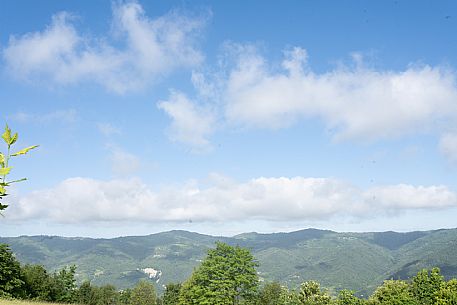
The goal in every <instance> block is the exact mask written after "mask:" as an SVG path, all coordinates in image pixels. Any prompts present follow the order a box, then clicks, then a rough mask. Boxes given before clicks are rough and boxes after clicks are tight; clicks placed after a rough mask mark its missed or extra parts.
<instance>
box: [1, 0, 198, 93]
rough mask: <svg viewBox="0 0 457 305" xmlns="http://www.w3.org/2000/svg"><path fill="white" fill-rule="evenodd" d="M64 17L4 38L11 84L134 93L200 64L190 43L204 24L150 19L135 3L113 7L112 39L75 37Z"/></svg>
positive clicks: (193, 20)
mask: <svg viewBox="0 0 457 305" xmlns="http://www.w3.org/2000/svg"><path fill="white" fill-rule="evenodd" d="M73 19H74V18H73V17H72V16H71V15H70V14H69V13H67V12H63V13H59V14H56V15H55V16H53V18H52V22H51V24H50V25H49V26H48V27H47V28H46V29H45V30H43V31H41V32H34V33H27V34H25V35H22V36H17V37H16V36H12V37H10V40H9V43H8V45H7V46H6V48H5V49H4V50H3V58H4V60H5V62H6V65H7V68H8V70H9V71H10V72H11V73H12V74H13V75H14V76H15V77H17V78H20V79H26V80H29V81H42V82H48V81H51V82H52V83H54V84H73V83H78V82H83V81H87V82H96V83H98V84H100V85H102V86H104V87H105V88H107V89H108V90H110V91H113V92H117V93H124V92H126V91H130V90H137V89H140V88H142V87H144V86H145V85H147V84H149V83H151V82H154V81H156V80H157V79H158V78H160V77H162V76H164V75H166V74H167V73H169V72H171V71H173V70H175V69H177V68H180V67H191V66H194V65H196V64H198V63H200V62H201V61H202V58H203V56H202V54H201V52H200V51H199V50H198V49H197V47H196V38H197V36H198V34H199V32H200V29H201V28H202V26H203V24H204V18H190V17H187V16H184V15H181V14H179V13H177V12H171V13H169V14H166V15H164V16H161V17H158V18H156V19H150V18H148V17H147V16H146V14H145V12H144V10H143V8H142V7H141V5H139V4H138V3H136V2H127V3H124V4H120V5H115V6H114V8H113V27H112V28H113V30H112V37H100V38H92V39H91V38H89V37H87V36H85V35H84V34H81V33H79V32H78V30H77V29H76V27H75V25H74V24H73V23H72V20H73Z"/></svg>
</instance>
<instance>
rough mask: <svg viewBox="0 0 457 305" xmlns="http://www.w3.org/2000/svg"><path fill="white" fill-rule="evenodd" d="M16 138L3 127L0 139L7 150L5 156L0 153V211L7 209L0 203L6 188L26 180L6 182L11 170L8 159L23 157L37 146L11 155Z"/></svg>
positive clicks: (15, 135) (6, 127)
mask: <svg viewBox="0 0 457 305" xmlns="http://www.w3.org/2000/svg"><path fill="white" fill-rule="evenodd" d="M18 137H19V136H18V134H17V132H16V133H13V132H11V129H10V128H9V127H8V125H6V126H5V131H4V132H3V134H2V138H3V141H4V142H5V143H6V146H7V150H6V153H5V154H4V153H2V152H0V177H1V178H0V211H2V210H5V209H6V208H7V207H8V205H6V204H3V203H2V201H3V197H5V196H7V195H8V194H7V192H6V191H7V188H8V187H9V186H10V185H11V184H13V183H16V182H20V181H24V180H27V179H26V178H22V179H19V180H13V181H7V180H6V177H7V176H8V174H10V172H11V168H12V167H11V166H10V164H9V161H10V159H11V158H12V157H17V156H20V155H25V154H26V153H28V152H29V151H30V150H32V149H34V148H36V147H38V145H34V146H29V147H26V148H24V149H21V150H19V151H17V152H14V153H12V152H11V147H12V146H13V145H14V143H16V141H17V139H18Z"/></svg>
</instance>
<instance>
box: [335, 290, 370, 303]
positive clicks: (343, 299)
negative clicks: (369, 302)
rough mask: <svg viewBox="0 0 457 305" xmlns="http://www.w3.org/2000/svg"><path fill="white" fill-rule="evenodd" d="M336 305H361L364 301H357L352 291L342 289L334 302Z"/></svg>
mask: <svg viewBox="0 0 457 305" xmlns="http://www.w3.org/2000/svg"><path fill="white" fill-rule="evenodd" d="M335 304H336V305H362V304H364V300H361V299H359V298H358V297H356V296H355V295H354V291H351V290H346V289H343V290H341V291H340V292H339V294H338V298H337V299H336V301H335Z"/></svg>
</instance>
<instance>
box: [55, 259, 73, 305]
mask: <svg viewBox="0 0 457 305" xmlns="http://www.w3.org/2000/svg"><path fill="white" fill-rule="evenodd" d="M75 273H76V266H74V265H73V266H70V267H68V269H67V268H63V269H61V270H60V271H59V272H55V273H54V274H53V275H52V277H51V283H50V287H51V289H50V295H51V300H52V301H54V302H60V303H72V302H74V301H75V300H76V297H77V294H76V280H75Z"/></svg>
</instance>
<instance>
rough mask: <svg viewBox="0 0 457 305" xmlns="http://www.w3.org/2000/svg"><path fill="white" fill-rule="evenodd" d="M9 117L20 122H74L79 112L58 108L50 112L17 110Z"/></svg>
mask: <svg viewBox="0 0 457 305" xmlns="http://www.w3.org/2000/svg"><path fill="white" fill-rule="evenodd" d="M9 118H10V119H11V120H13V121H16V122H20V123H39V124H43V123H52V122H60V123H74V122H76V121H77V120H78V112H77V111H76V110H74V109H66V110H56V111H53V112H48V113H42V114H39V113H28V112H17V113H15V114H13V115H10V116H9Z"/></svg>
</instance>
